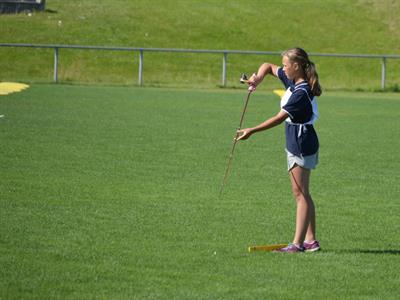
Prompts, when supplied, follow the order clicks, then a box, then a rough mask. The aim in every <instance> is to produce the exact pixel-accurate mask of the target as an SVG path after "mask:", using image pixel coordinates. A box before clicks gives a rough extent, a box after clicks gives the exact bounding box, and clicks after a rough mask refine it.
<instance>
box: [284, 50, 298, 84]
mask: <svg viewBox="0 0 400 300" xmlns="http://www.w3.org/2000/svg"><path fill="white" fill-rule="evenodd" d="M282 65H283V71H285V73H286V76H287V77H288V78H289V79H290V80H294V79H295V78H296V77H297V76H298V75H299V64H298V63H294V62H291V61H290V59H289V57H287V56H283V57H282Z"/></svg>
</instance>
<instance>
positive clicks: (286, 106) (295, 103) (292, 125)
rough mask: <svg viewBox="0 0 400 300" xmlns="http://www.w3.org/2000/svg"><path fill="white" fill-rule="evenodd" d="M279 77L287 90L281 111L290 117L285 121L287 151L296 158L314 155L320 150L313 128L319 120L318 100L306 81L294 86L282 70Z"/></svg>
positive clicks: (278, 72)
mask: <svg viewBox="0 0 400 300" xmlns="http://www.w3.org/2000/svg"><path fill="white" fill-rule="evenodd" d="M277 75H278V78H279V79H280V80H281V81H282V83H283V84H284V86H285V88H286V92H285V94H284V95H283V97H282V99H281V109H282V110H284V111H285V112H287V114H288V115H289V117H288V118H287V119H286V121H285V133H286V150H287V151H289V152H290V153H292V154H294V155H296V156H307V155H313V154H315V153H317V152H318V148H319V142H318V136H317V133H316V132H315V129H314V126H313V124H314V122H315V121H316V119H317V118H318V106H317V100H316V98H315V97H314V95H313V93H312V92H311V87H310V86H309V85H308V83H307V82H306V81H303V82H300V83H298V84H294V82H293V81H292V80H290V79H289V78H287V76H286V74H285V72H284V70H283V69H282V68H278V70H277Z"/></svg>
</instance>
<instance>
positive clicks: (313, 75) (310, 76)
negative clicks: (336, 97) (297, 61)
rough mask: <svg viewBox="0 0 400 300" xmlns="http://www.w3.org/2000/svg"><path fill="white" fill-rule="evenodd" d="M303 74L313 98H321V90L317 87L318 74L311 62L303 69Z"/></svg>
mask: <svg viewBox="0 0 400 300" xmlns="http://www.w3.org/2000/svg"><path fill="white" fill-rule="evenodd" d="M305 74H306V77H307V82H308V84H309V85H310V87H311V91H312V93H313V94H314V95H315V96H321V94H322V90H321V86H320V85H319V80H318V73H317V70H316V68H315V64H314V63H313V62H312V61H310V60H309V61H308V64H307V65H306V67H305Z"/></svg>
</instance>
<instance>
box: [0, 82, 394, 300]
mask: <svg viewBox="0 0 400 300" xmlns="http://www.w3.org/2000/svg"><path fill="white" fill-rule="evenodd" d="M245 96H246V91H245V90H239V91H205V90H173V89H148V88H146V89H140V88H118V87H82V86H67V85H59V86H54V85H33V86H32V87H31V88H29V89H28V90H26V91H24V92H22V93H17V94H11V95H7V96H2V97H1V98H0V110H1V111H0V112H1V114H4V115H5V117H4V118H2V119H1V120H0V126H1V131H0V138H1V140H2V141H3V143H2V146H1V154H2V155H1V156H0V163H1V168H2V172H1V180H0V192H1V199H0V248H1V251H0V253H1V255H0V264H1V266H2V267H1V268H0V291H1V292H0V295H1V297H4V298H27V297H33V298H49V297H61V298H65V297H71V298H82V297H83V298H86V297H99V298H137V299H143V298H158V299H171V298H182V299H185V298H186V299H187V298H218V299H220V298H225V299H244V298H254V297H263V298H265V297H267V298H274V297H275V298H290V297H291V296H292V295H294V294H296V295H298V298H299V299H305V298H309V297H310V296H311V297H316V298H322V297H326V298H341V299H343V298H347V299H365V298H383V297H384V298H388V299H395V298H396V297H397V294H398V286H397V282H398V280H399V275H398V273H397V265H398V263H399V253H400V239H399V237H398V231H399V225H398V224H399V217H398V216H399V213H400V208H399V205H398V203H397V199H396V195H398V192H399V190H398V187H397V185H396V183H397V182H398V179H399V175H398V172H397V170H398V168H399V162H398V161H397V160H396V159H395V158H394V155H395V153H396V152H395V149H397V148H398V146H399V139H398V131H397V130H396V128H398V127H399V126H398V125H399V124H398V123H399V121H398V118H397V117H396V116H397V111H398V110H399V106H400V102H399V101H398V99H397V97H396V95H392V94H367V93H362V94H359V93H328V94H327V95H325V96H324V97H321V98H320V99H319V104H320V113H321V120H319V122H318V125H317V130H318V132H319V136H320V142H321V154H320V160H321V161H320V165H319V167H318V169H317V170H316V171H315V172H313V177H312V192H313V197H314V200H315V201H316V204H317V210H318V217H319V219H318V234H319V237H320V239H321V243H322V247H323V251H322V252H321V253H317V254H315V255H295V256H285V255H274V254H266V253H251V254H249V253H247V246H249V245H254V244H259V245H260V244H268V243H282V242H288V241H290V240H291V238H292V234H293V228H294V209H295V206H294V201H293V200H292V196H291V192H290V186H289V178H288V176H287V173H286V171H285V168H286V162H285V153H284V151H283V148H284V136H283V134H284V132H283V127H280V128H275V129H273V130H271V131H269V132H266V133H264V134H258V135H255V136H253V137H252V138H251V139H250V140H248V141H246V142H243V143H239V144H238V148H237V149H236V150H237V151H236V152H235V157H234V161H233V166H232V173H231V176H230V177H229V180H228V183H227V186H226V188H225V192H224V195H223V197H222V198H218V191H219V188H220V184H221V181H222V177H223V172H224V168H225V163H226V159H227V156H228V153H229V150H230V147H231V142H232V137H233V134H234V132H235V128H236V126H237V124H238V122H239V118H240V113H241V110H242V105H243V101H244V97H245ZM278 109H279V99H278V97H277V96H276V95H274V94H272V93H255V94H253V95H252V96H251V99H250V104H249V107H248V112H247V114H246V119H245V124H246V125H249V126H250V125H255V124H257V123H258V122H261V121H263V120H264V119H265V118H266V117H268V116H269V115H271V114H273V113H275V112H276V111H277V110H278ZM299 291H300V292H299Z"/></svg>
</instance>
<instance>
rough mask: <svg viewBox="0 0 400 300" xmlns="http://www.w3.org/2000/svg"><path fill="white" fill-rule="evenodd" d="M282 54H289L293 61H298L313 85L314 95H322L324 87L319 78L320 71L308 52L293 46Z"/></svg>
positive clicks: (308, 80)
mask: <svg viewBox="0 0 400 300" xmlns="http://www.w3.org/2000/svg"><path fill="white" fill-rule="evenodd" d="M282 56H287V57H288V58H289V59H290V60H291V61H292V62H296V63H298V64H299V66H300V67H301V68H302V69H303V71H304V74H305V76H306V79H307V82H308V84H309V85H310V87H311V91H312V93H313V94H314V96H320V95H321V94H322V89H321V86H320V84H319V80H318V73H317V70H316V68H315V64H314V63H313V62H312V61H311V60H309V58H308V54H307V52H306V51H304V50H303V49H301V48H292V49H289V50H286V51H285V52H283V53H282Z"/></svg>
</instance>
